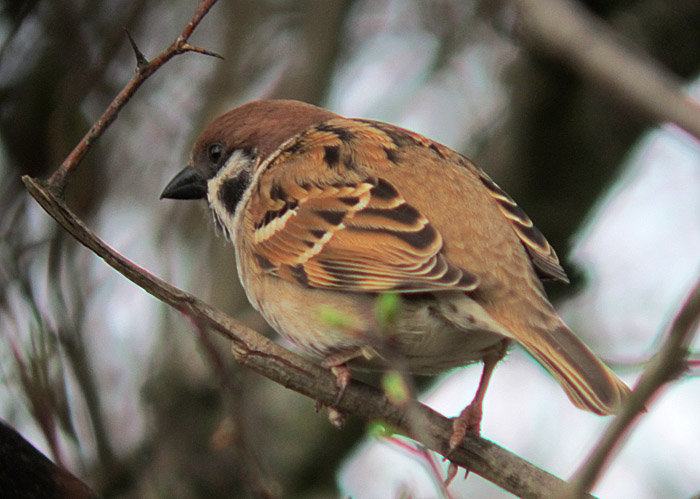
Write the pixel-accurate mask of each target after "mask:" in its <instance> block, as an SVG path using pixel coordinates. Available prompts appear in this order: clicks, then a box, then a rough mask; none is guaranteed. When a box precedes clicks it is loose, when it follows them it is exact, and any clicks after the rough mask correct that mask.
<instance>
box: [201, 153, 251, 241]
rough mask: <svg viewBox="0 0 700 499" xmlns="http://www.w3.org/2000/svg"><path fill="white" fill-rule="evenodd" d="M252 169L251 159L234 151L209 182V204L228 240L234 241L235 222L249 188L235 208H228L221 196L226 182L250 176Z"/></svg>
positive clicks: (215, 219) (217, 223) (215, 220)
mask: <svg viewBox="0 0 700 499" xmlns="http://www.w3.org/2000/svg"><path fill="white" fill-rule="evenodd" d="M251 168H252V165H251V160H250V158H249V157H248V156H247V155H246V154H245V153H243V152H242V151H234V152H233V154H232V155H231V157H230V158H229V160H228V161H227V162H226V164H225V165H224V166H222V167H221V169H220V170H219V171H218V173H217V174H216V175H215V176H214V177H213V178H211V179H210V180H209V181H208V182H207V202H208V204H209V208H210V209H211V212H212V216H213V217H214V222H215V223H216V225H217V226H218V227H219V229H221V231H222V232H223V233H224V235H225V236H226V238H227V239H229V240H231V241H233V240H234V237H233V236H234V234H235V221H236V218H237V214H238V213H240V212H241V208H242V207H243V206H244V205H245V202H246V200H247V198H248V195H249V187H248V189H246V192H244V193H243V194H242V195H241V198H240V200H239V201H238V203H237V204H236V206H235V207H231V206H226V204H225V203H224V202H223V201H222V198H221V196H220V192H221V190H222V189H223V188H224V184H225V182H227V181H229V180H231V179H236V178H239V177H240V176H241V175H250V173H249V172H250V170H251Z"/></svg>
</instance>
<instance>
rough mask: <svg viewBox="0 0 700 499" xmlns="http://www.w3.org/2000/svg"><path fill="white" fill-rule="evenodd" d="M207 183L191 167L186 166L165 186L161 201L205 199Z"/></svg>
mask: <svg viewBox="0 0 700 499" xmlns="http://www.w3.org/2000/svg"><path fill="white" fill-rule="evenodd" d="M206 196H207V181H206V180H205V179H204V178H203V177H202V176H201V175H200V174H199V172H197V170H195V169H194V168H192V167H191V166H186V167H185V168H183V169H182V171H181V172H180V173H178V174H177V175H175V177H174V178H173V179H172V180H171V181H170V182H169V183H168V185H166V186H165V189H163V193H162V194H161V195H160V198H161V199H164V198H167V199H204V198H205V197H206Z"/></svg>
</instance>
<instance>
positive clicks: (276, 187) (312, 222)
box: [248, 120, 478, 292]
mask: <svg viewBox="0 0 700 499" xmlns="http://www.w3.org/2000/svg"><path fill="white" fill-rule="evenodd" d="M348 124H349V125H351V124H352V122H351V120H348ZM349 133H352V129H345V128H340V127H334V128H333V129H330V128H329V127H326V128H323V127H321V126H319V127H315V128H314V129H311V130H310V131H309V132H308V133H307V134H305V135H304V136H302V137H301V138H300V139H298V140H297V142H295V143H292V144H291V145H287V146H286V147H285V148H284V151H283V152H282V153H281V154H278V155H277V156H274V157H273V158H272V159H271V160H270V162H269V163H268V164H267V165H265V166H263V167H262V168H264V170H263V172H262V173H261V174H260V177H259V178H258V181H257V188H256V189H254V190H253V194H252V196H253V198H251V202H250V203H249V205H248V206H251V207H255V209H253V208H251V209H250V216H251V222H252V230H253V234H252V241H253V248H252V249H253V252H254V254H255V256H256V258H257V261H258V264H259V265H260V267H261V268H262V269H263V270H265V271H267V272H270V273H272V274H274V275H276V276H278V277H280V278H283V279H287V280H290V281H297V282H301V283H303V284H305V285H308V286H310V287H315V288H327V289H338V290H346V291H359V292H379V291H391V290H400V291H402V292H421V291H436V290H445V289H459V290H465V291H471V290H474V289H476V287H477V285H478V279H477V277H476V276H475V275H473V274H471V273H469V272H467V271H466V270H464V269H460V268H458V267H456V266H455V265H453V264H451V263H450V262H449V261H448V260H447V259H446V258H445V257H444V255H443V253H442V247H443V240H442V236H441V235H440V233H439V232H438V231H437V230H436V229H435V228H434V227H433V226H432V225H431V224H430V221H429V220H428V219H427V218H426V217H425V216H424V215H423V214H422V213H420V212H419V211H418V210H417V209H416V208H414V207H413V206H411V205H410V204H408V203H407V202H406V200H405V199H404V198H403V197H402V196H401V194H400V193H399V192H398V191H397V189H396V188H395V187H394V186H392V185H391V184H389V183H388V182H387V181H386V180H383V179H381V178H378V177H376V176H367V175H363V174H362V173H361V172H360V171H359V169H358V168H357V167H356V166H355V165H352V159H353V158H352V148H351V146H350V145H349V144H348V141H347V140H344V139H347V134H349ZM344 134H345V135H344ZM363 138H364V139H365V140H371V138H370V137H363ZM381 160H384V161H387V159H386V157H385V156H384V158H383V159H382V158H379V157H378V158H377V161H381Z"/></svg>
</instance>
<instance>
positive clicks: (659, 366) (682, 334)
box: [571, 278, 700, 497]
mask: <svg viewBox="0 0 700 499" xmlns="http://www.w3.org/2000/svg"><path fill="white" fill-rule="evenodd" d="M699 325H700V278H699V279H698V281H697V283H696V284H695V287H694V288H693V290H692V291H691V292H690V294H689V295H688V297H687V298H686V300H685V303H684V304H683V306H682V307H681V309H680V311H679V312H678V314H677V315H676V316H675V318H674V319H673V322H672V323H671V325H670V327H669V332H668V338H667V339H666V342H665V343H664V345H663V347H662V348H661V350H660V351H659V353H658V354H657V355H656V357H655V358H654V359H653V360H652V362H651V363H650V365H649V367H648V368H647V369H646V370H645V371H644V374H642V377H641V378H640V379H639V382H638V383H637V386H636V387H635V389H634V392H633V393H632V396H631V397H630V399H629V400H628V401H627V403H626V404H625V406H624V408H623V410H622V413H621V414H620V415H619V416H617V417H616V418H615V419H614V420H613V422H612V423H611V424H610V426H608V428H607V430H606V431H605V433H604V434H603V436H602V437H601V438H600V441H599V442H598V445H596V447H595V449H593V451H592V452H591V454H590V455H589V456H588V458H587V459H586V461H585V462H584V464H583V466H582V467H581V468H580V469H579V470H578V471H577V472H576V474H575V475H574V476H573V477H572V479H571V485H572V487H573V495H572V497H581V494H582V493H583V491H587V490H590V489H591V487H592V486H593V485H594V484H595V482H596V480H597V478H598V477H599V475H600V473H601V471H602V470H603V468H604V467H605V465H606V464H607V462H608V460H609V458H610V456H611V455H612V454H613V451H614V449H615V447H616V446H617V445H618V444H619V443H620V441H621V440H622V438H623V437H624V436H625V435H626V434H627V432H628V431H629V430H630V428H631V425H632V423H633V422H634V420H635V419H636V418H637V416H639V415H640V414H642V413H643V412H645V411H646V406H647V404H648V403H649V401H650V400H651V399H652V398H653V397H654V395H656V394H657V393H658V392H659V390H660V389H661V388H662V387H663V386H664V385H665V384H666V383H668V382H670V381H673V380H674V379H676V378H677V377H678V376H679V375H680V374H681V373H682V372H683V371H685V370H686V368H687V366H686V359H687V357H688V348H689V346H690V344H691V343H692V341H693V339H694V338H695V335H696V334H697V332H698V326H699Z"/></svg>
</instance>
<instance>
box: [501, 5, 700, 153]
mask: <svg viewBox="0 0 700 499" xmlns="http://www.w3.org/2000/svg"><path fill="white" fill-rule="evenodd" d="M510 3H512V4H513V5H514V6H515V7H516V9H517V11H518V14H519V18H518V19H519V31H520V33H521V35H522V39H523V42H524V43H526V44H528V45H530V46H531V47H532V48H533V49H534V50H535V51H537V52H539V53H542V54H545V55H547V56H549V57H552V58H554V59H556V60H558V61H560V62H561V63H562V64H565V65H566V66H569V67H570V68H571V69H572V70H573V71H576V72H577V73H579V75H580V76H581V77H582V78H585V79H587V80H589V81H591V83H593V84H594V85H598V86H601V87H603V88H604V89H605V90H606V91H607V92H609V93H610V94H611V96H612V97H614V100H615V102H621V103H623V104H625V105H627V106H628V107H629V108H630V109H632V110H634V111H635V112H641V113H644V114H646V115H647V116H648V117H649V118H650V119H651V120H653V121H655V122H658V123H663V122H671V123H675V124H676V125H678V126H679V127H681V128H682V129H684V130H685V131H686V132H688V133H690V134H691V135H693V136H694V137H695V138H696V139H698V140H700V106H698V104H697V103H696V102H694V101H693V100H691V99H690V98H689V97H688V96H687V95H686V93H685V92H684V90H683V88H682V86H683V82H682V81H681V80H680V79H679V78H677V77H676V76H675V75H673V74H671V73H670V72H669V71H667V70H666V69H665V68H663V67H661V66H660V65H659V64H658V63H657V62H656V61H654V60H652V59H651V58H650V57H648V56H646V55H645V54H643V53H642V52H641V51H640V50H637V49H635V48H634V47H631V46H630V44H629V43H625V42H624V41H623V40H621V39H620V37H619V36H617V35H616V34H615V32H614V31H613V30H612V29H611V28H609V27H608V26H607V25H606V24H605V23H603V22H602V21H600V20H598V19H597V18H595V17H594V16H593V15H592V14H591V13H589V12H588V11H586V10H585V9H584V8H583V7H581V6H580V5H579V4H578V3H575V2H572V1H567V0H510Z"/></svg>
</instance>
